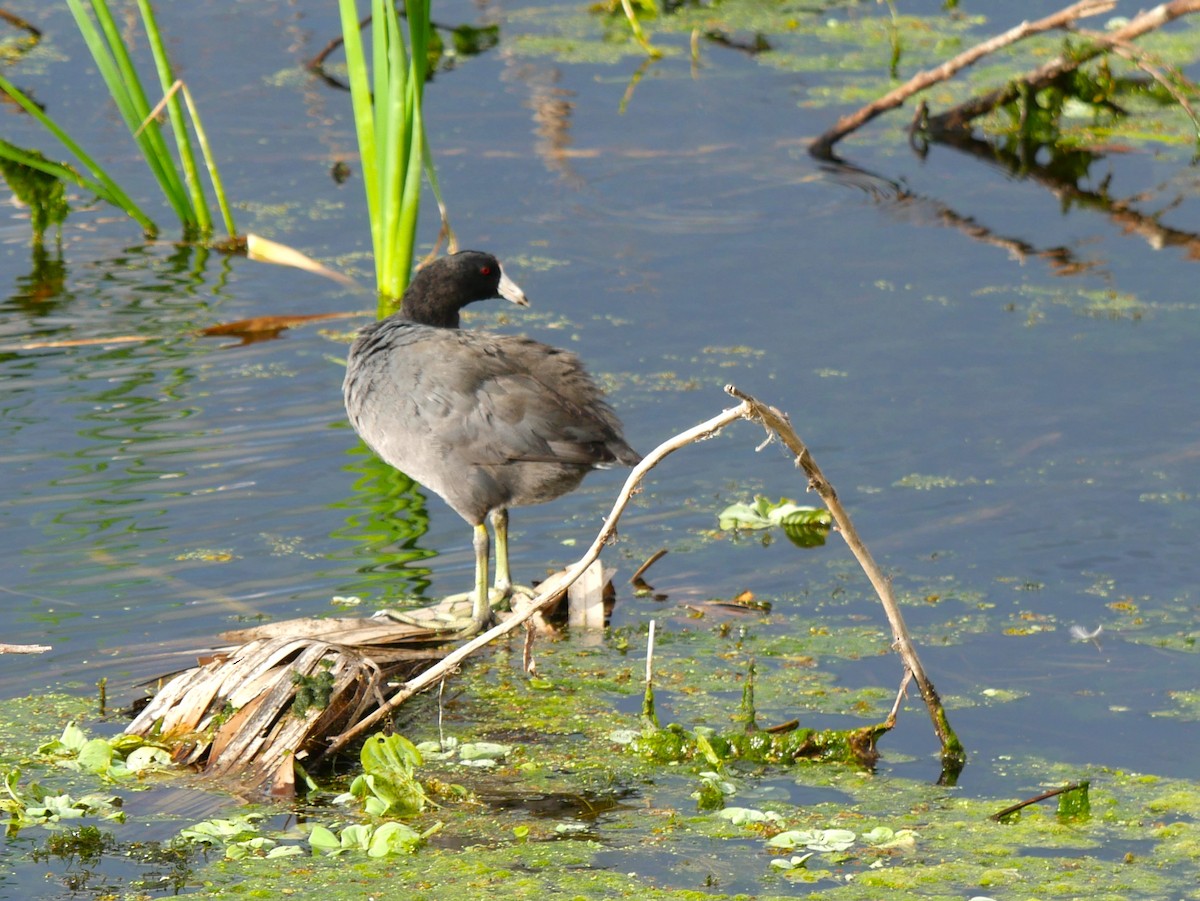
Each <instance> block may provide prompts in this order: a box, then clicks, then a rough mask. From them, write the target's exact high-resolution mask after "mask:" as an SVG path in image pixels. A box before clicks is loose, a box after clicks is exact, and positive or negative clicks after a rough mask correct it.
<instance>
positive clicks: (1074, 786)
mask: <svg viewBox="0 0 1200 901" xmlns="http://www.w3.org/2000/svg"><path fill="white" fill-rule="evenodd" d="M1089 784H1090V783H1088V782H1086V781H1085V782H1072V783H1071V784H1070V785H1064V786H1063V787H1062V788H1052V789H1050V791H1048V792H1042V793H1041V794H1040V795H1034V796H1033V797H1032V798H1026V799H1025V800H1024V801H1021V802H1019V803H1017V804H1013V805H1012V806H1011V807H1005V808H1004V809H1003V810H1002V811H1000V812H999V813H994V814H992V815H991V816H990V817H988V819H989V820H995V821H996V822H997V823H998V822H1000V821H1001V820H1003V819H1004V818H1005V817H1007V816H1011V815H1012V814H1014V813H1016V812H1017V811H1018V810H1021V809H1023V808H1025V807H1028V806H1029V805H1031V804H1037V803H1038V802H1039V801H1045V800H1046V799H1047V798H1053V797H1054V796H1055V795H1065V794H1066V793H1067V792H1073V791H1079V790H1080V789H1086V788H1087V787H1088V785H1089Z"/></svg>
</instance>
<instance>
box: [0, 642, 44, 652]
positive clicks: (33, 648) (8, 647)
mask: <svg viewBox="0 0 1200 901" xmlns="http://www.w3.org/2000/svg"><path fill="white" fill-rule="evenodd" d="M49 650H51V647H50V645H48V644H0V654H45V653H46V652H47V651H49Z"/></svg>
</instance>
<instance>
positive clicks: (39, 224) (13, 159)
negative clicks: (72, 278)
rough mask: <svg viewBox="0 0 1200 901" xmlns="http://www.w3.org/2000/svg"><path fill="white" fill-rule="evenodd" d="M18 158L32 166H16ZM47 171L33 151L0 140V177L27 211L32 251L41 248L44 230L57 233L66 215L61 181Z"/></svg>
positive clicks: (44, 162) (47, 161)
mask: <svg viewBox="0 0 1200 901" xmlns="http://www.w3.org/2000/svg"><path fill="white" fill-rule="evenodd" d="M22 156H29V157H32V158H33V159H34V160H35V161H36V164H34V165H30V164H26V163H22V162H17V160H18V159H19V158H21V157H22ZM49 167H50V161H49V160H47V159H46V158H45V157H44V156H42V154H40V153H38V152H37V151H36V150H24V151H22V150H21V149H20V148H19V147H16V146H14V145H12V144H10V143H9V142H8V141H5V140H3V139H0V174H3V176H4V180H5V181H6V182H8V187H9V189H10V190H11V191H12V192H13V194H14V195H16V197H17V199H18V200H20V201H21V203H22V204H24V205H25V206H27V207H29V221H30V225H32V226H33V243H34V246H35V247H37V246H40V245H41V244H42V241H43V238H44V237H45V234H46V230H47V229H49V228H53V229H55V230H56V231H58V232H60V233H61V229H62V224H63V222H64V221H66V218H67V213H68V212H70V207H69V206H68V204H67V199H66V192H65V191H64V190H63V183H62V179H60V178H58V177H57V176H54V175H51V174H50V173H49V172H47V171H46V170H47V169H48V168H49Z"/></svg>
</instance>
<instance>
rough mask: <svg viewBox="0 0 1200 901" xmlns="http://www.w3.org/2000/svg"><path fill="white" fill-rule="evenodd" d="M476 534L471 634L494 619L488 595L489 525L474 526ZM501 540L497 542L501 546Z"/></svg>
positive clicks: (480, 629) (474, 542) (474, 541)
mask: <svg viewBox="0 0 1200 901" xmlns="http://www.w3.org/2000/svg"><path fill="white" fill-rule="evenodd" d="M474 529H475V535H474V540H473V544H474V545H475V597H474V598H473V599H472V600H473V604H472V605H471V634H474V633H476V632H480V631H482V630H483V629H485V628H487V625H488V623H489V622H491V620H492V604H491V598H490V597H489V596H488V533H487V526H485V525H484V524H483V523H479V524H477V525H476V526H474ZM499 543H500V542H499V541H497V542H496V544H497V546H499Z"/></svg>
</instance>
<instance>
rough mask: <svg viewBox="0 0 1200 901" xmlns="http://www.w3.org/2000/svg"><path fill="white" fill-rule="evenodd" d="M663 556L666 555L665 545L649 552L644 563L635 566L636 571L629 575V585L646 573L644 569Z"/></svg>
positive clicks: (636, 581)
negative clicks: (651, 552)
mask: <svg viewBox="0 0 1200 901" xmlns="http://www.w3.org/2000/svg"><path fill="white" fill-rule="evenodd" d="M665 556H667V549H666V548H665V547H660V548H659V549H658V550H657V551H655V552H654V553H653V554H651V555H650V556H649V558H647V560H646V562H645V563H643V564H642V565H641V566H639V567H638V568H637V572H635V573H634V574H633V575H632V576H630V577H629V583H630V584H631V585H636V584H637V583H638V581H639V580H640V579H641V578H642V576H644V575H645V574H646V570H648V569H649V568H650V567H652V566H653V565H654V564H655V563H657V562H658V561H659V560H661V559H662V558H663V557H665Z"/></svg>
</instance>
